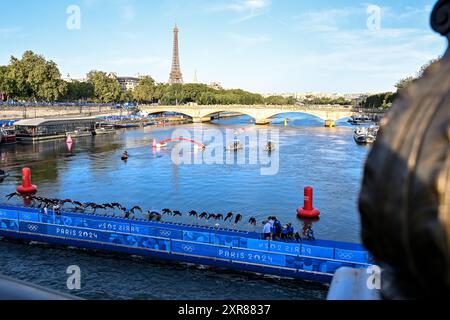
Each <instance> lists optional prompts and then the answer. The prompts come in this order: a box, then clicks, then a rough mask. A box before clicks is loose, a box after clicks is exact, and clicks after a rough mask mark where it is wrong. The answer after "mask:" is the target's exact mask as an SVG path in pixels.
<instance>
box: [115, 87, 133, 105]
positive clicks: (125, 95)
mask: <svg viewBox="0 0 450 320" xmlns="http://www.w3.org/2000/svg"><path fill="white" fill-rule="evenodd" d="M119 101H120V102H121V103H125V102H133V101H135V100H134V95H133V91H131V90H127V91H124V92H122V94H121V95H120V100H119Z"/></svg>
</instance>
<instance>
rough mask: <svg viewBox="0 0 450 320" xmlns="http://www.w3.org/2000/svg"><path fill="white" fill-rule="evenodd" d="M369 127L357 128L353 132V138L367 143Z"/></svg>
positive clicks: (358, 141) (357, 141)
mask: <svg viewBox="0 0 450 320" xmlns="http://www.w3.org/2000/svg"><path fill="white" fill-rule="evenodd" d="M367 132H368V130H367V128H357V129H355V131H354V133H353V138H354V139H355V141H356V143H358V144H366V143H367Z"/></svg>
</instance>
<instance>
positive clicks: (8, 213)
mask: <svg viewBox="0 0 450 320" xmlns="http://www.w3.org/2000/svg"><path fill="white" fill-rule="evenodd" d="M18 217H19V213H18V212H17V211H14V210H7V209H0V218H6V219H16V220H17V218H18Z"/></svg>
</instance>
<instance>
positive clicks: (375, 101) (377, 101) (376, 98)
mask: <svg viewBox="0 0 450 320" xmlns="http://www.w3.org/2000/svg"><path fill="white" fill-rule="evenodd" d="M397 95H398V94H397V93H394V92H385V93H379V94H374V95H371V96H369V97H367V98H366V99H365V101H364V102H363V104H362V107H363V108H369V109H379V108H383V109H389V108H390V107H391V106H392V103H393V102H394V100H395V99H396V98H397Z"/></svg>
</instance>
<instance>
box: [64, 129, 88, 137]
mask: <svg viewBox="0 0 450 320" xmlns="http://www.w3.org/2000/svg"><path fill="white" fill-rule="evenodd" d="M66 136H67V137H69V136H70V137H72V138H80V137H90V136H92V131H89V130H75V131H71V132H67V133H66Z"/></svg>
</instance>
